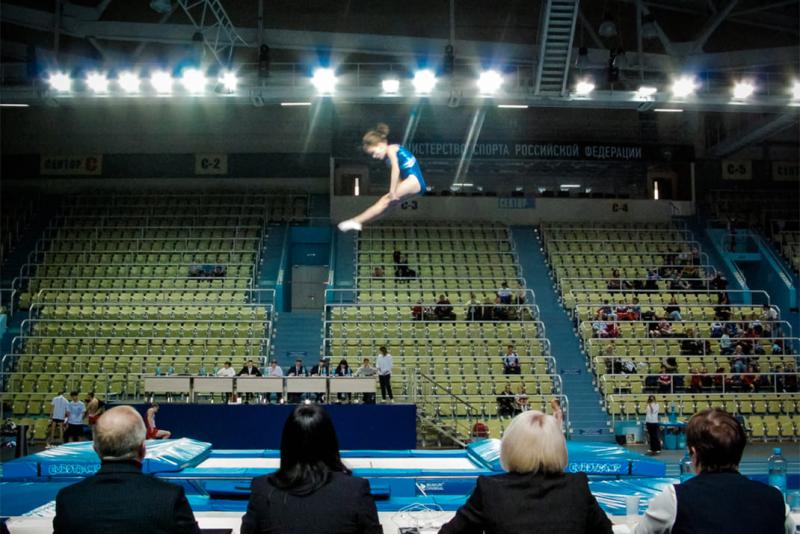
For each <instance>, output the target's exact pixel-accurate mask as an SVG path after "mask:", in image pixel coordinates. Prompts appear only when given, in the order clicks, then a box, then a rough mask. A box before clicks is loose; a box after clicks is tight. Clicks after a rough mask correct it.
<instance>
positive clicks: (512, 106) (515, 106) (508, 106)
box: [497, 104, 528, 109]
mask: <svg viewBox="0 0 800 534" xmlns="http://www.w3.org/2000/svg"><path fill="white" fill-rule="evenodd" d="M497 107H498V108H500V109H528V104H497Z"/></svg>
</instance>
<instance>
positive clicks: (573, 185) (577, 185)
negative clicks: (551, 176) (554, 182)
mask: <svg viewBox="0 0 800 534" xmlns="http://www.w3.org/2000/svg"><path fill="white" fill-rule="evenodd" d="M559 187H560V188H561V189H580V188H581V186H580V184H561V185H560V186H559Z"/></svg>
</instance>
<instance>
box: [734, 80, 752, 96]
mask: <svg viewBox="0 0 800 534" xmlns="http://www.w3.org/2000/svg"><path fill="white" fill-rule="evenodd" d="M755 90H756V89H755V87H753V84H752V83H750V82H746V81H741V82H736V85H734V86H733V98H735V99H737V100H744V99H745V98H747V97H749V96H750V95H752V94H753V91H755Z"/></svg>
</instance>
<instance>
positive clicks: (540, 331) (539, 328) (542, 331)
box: [323, 317, 547, 337]
mask: <svg viewBox="0 0 800 534" xmlns="http://www.w3.org/2000/svg"><path fill="white" fill-rule="evenodd" d="M484 322H486V323H490V324H494V323H498V322H500V323H506V322H510V323H524V325H525V326H526V327H527V326H533V327H535V328H536V336H537V337H545V336H546V335H547V334H546V327H545V324H544V323H543V322H542V321H536V320H525V319H517V320H508V321H462V322H454V321H451V320H436V319H423V320H419V321H416V320H413V319H409V320H404V319H400V320H397V319H391V320H381V319H375V318H370V319H364V318H358V319H355V318H354V319H348V318H345V317H342V318H333V319H325V320H324V322H323V328H324V331H326V332H327V331H328V327H329V326H331V327H335V326H337V325H352V324H355V325H357V326H358V327H359V330H360V329H361V328H360V327H361V326H364V325H369V326H370V327H372V325H387V324H391V325H392V326H394V327H401V328H402V326H403V325H412V326H413V325H420V324H421V325H428V324H431V325H450V324H454V323H455V326H454V329H455V330H456V331H458V330H463V331H464V332H465V333H467V330H468V328H467V325H469V324H480V323H484ZM458 326H460V327H461V328H458Z"/></svg>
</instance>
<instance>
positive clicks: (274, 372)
mask: <svg viewBox="0 0 800 534" xmlns="http://www.w3.org/2000/svg"><path fill="white" fill-rule="evenodd" d="M267 376H272V377H277V378H280V377H282V376H283V369H281V366H280V365H278V360H272V361H271V362H269V367H268V368H267ZM275 395H276V397H275V400H276V402H278V403H283V394H282V393H276V394H275ZM267 402H269V403H271V402H272V394H271V393H269V394H268V395H267Z"/></svg>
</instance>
